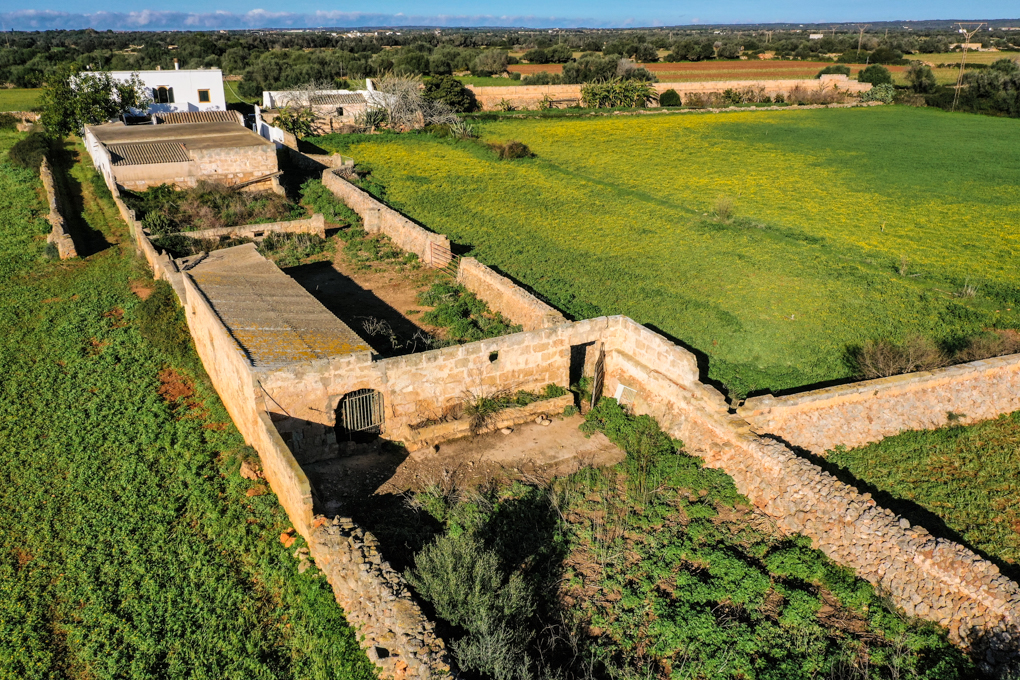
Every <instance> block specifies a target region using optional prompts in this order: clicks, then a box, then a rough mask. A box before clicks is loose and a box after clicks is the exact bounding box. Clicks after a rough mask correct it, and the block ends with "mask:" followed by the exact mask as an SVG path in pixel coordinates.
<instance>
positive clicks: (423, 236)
mask: <svg viewBox="0 0 1020 680" xmlns="http://www.w3.org/2000/svg"><path fill="white" fill-rule="evenodd" d="M322 183H323V185H325V187H326V188H327V189H329V190H330V191H332V192H333V194H334V195H336V197H337V198H339V199H340V200H341V201H343V202H344V203H346V204H347V206H348V207H350V208H351V210H353V211H354V212H356V213H358V215H359V216H361V219H362V221H363V222H364V225H365V231H367V232H368V233H370V234H378V233H383V234H386V236H388V237H389V238H390V239H391V240H392V241H393V242H394V243H395V244H396V245H397V246H398V247H400V248H402V249H404V250H406V251H407V252H409V253H414V254H415V255H417V256H418V257H419V258H420V259H421V261H422V262H424V263H425V264H432V248H431V244H433V243H435V244H436V245H437V246H439V247H440V248H442V249H443V250H446V251H449V250H450V239H448V238H446V237H445V236H443V235H442V234H434V233H432V232H431V231H428V230H426V229H424V228H423V227H421V226H419V225H417V224H415V223H414V222H412V221H411V220H409V219H408V218H406V217H404V216H403V215H401V214H400V213H398V212H397V211H396V210H394V209H393V208H391V207H389V206H388V205H386V204H385V203H382V202H380V201H377V200H376V199H375V198H374V197H373V196H372V195H371V194H369V193H368V192H366V191H362V190H361V189H359V188H358V187H356V186H354V185H353V184H351V183H350V182H348V181H347V180H345V179H343V178H341V177H338V176H337V175H336V173H334V172H333V171H332V170H325V171H323V173H322Z"/></svg>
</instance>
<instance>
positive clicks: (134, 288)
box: [129, 281, 156, 300]
mask: <svg viewBox="0 0 1020 680" xmlns="http://www.w3.org/2000/svg"><path fill="white" fill-rule="evenodd" d="M129 287H130V289H131V292H132V293H134V294H135V295H137V296H138V297H140V298H141V299H143V300H148V299H149V296H150V295H152V292H153V291H154V290H156V288H155V287H154V286H153V284H151V283H149V282H147V281H132V282H131V283H130V284H129Z"/></svg>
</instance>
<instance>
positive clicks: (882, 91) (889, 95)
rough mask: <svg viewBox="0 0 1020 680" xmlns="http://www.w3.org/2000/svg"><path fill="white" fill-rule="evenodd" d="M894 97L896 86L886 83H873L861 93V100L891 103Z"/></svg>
mask: <svg viewBox="0 0 1020 680" xmlns="http://www.w3.org/2000/svg"><path fill="white" fill-rule="evenodd" d="M895 98H896V88H895V87H893V86H892V85H890V84H888V83H882V84H881V85H875V86H873V87H872V88H871V89H870V90H868V91H867V92H862V93H861V101H862V102H882V103H883V104H892V103H893V100H894V99H895Z"/></svg>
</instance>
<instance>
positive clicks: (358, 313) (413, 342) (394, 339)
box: [283, 262, 432, 357]
mask: <svg viewBox="0 0 1020 680" xmlns="http://www.w3.org/2000/svg"><path fill="white" fill-rule="evenodd" d="M283 271H284V273H286V274H287V275H288V276H290V277H291V278H293V279H294V280H295V281H297V282H298V283H299V284H301V286H302V287H303V288H304V289H305V290H307V291H308V292H309V293H310V294H311V295H312V296H313V297H314V298H315V299H316V300H318V301H319V302H321V303H322V304H323V306H325V307H326V309H328V310H329V311H330V312H332V313H333V314H334V315H336V317H337V318H338V319H340V320H341V321H343V322H344V323H345V324H347V325H348V326H350V327H351V330H353V331H354V332H355V333H357V334H358V335H359V336H360V337H361V338H363V339H364V340H365V341H366V342H367V343H368V344H369V346H370V347H371V348H372V350H373V351H374V352H375V353H376V354H378V355H379V356H382V357H393V356H400V355H403V354H411V353H413V352H421V351H424V350H426V349H430V347H431V346H430V344H429V340H430V339H431V337H432V336H431V335H430V334H429V333H428V332H427V331H425V330H423V329H422V328H419V327H418V326H417V325H415V324H414V323H413V322H412V321H410V320H408V319H407V318H406V317H405V316H404V315H403V314H401V313H400V312H399V311H397V310H396V309H394V308H393V307H391V306H390V305H388V304H387V303H386V302H385V301H383V300H382V299H380V298H379V297H378V296H376V295H375V294H374V293H373V292H372V291H370V290H366V289H364V288H362V287H361V286H359V285H358V284H357V283H355V282H354V281H353V280H352V279H350V278H348V277H346V276H344V275H343V274H341V273H340V272H338V271H337V270H336V269H334V268H333V265H332V264H331V263H329V262H313V263H311V264H303V265H299V266H297V267H289V268H287V269H284V270H283Z"/></svg>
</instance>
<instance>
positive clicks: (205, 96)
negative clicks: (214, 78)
mask: <svg viewBox="0 0 1020 680" xmlns="http://www.w3.org/2000/svg"><path fill="white" fill-rule="evenodd" d="M198 102H199V103H200V104H208V103H209V90H199V91H198Z"/></svg>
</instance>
